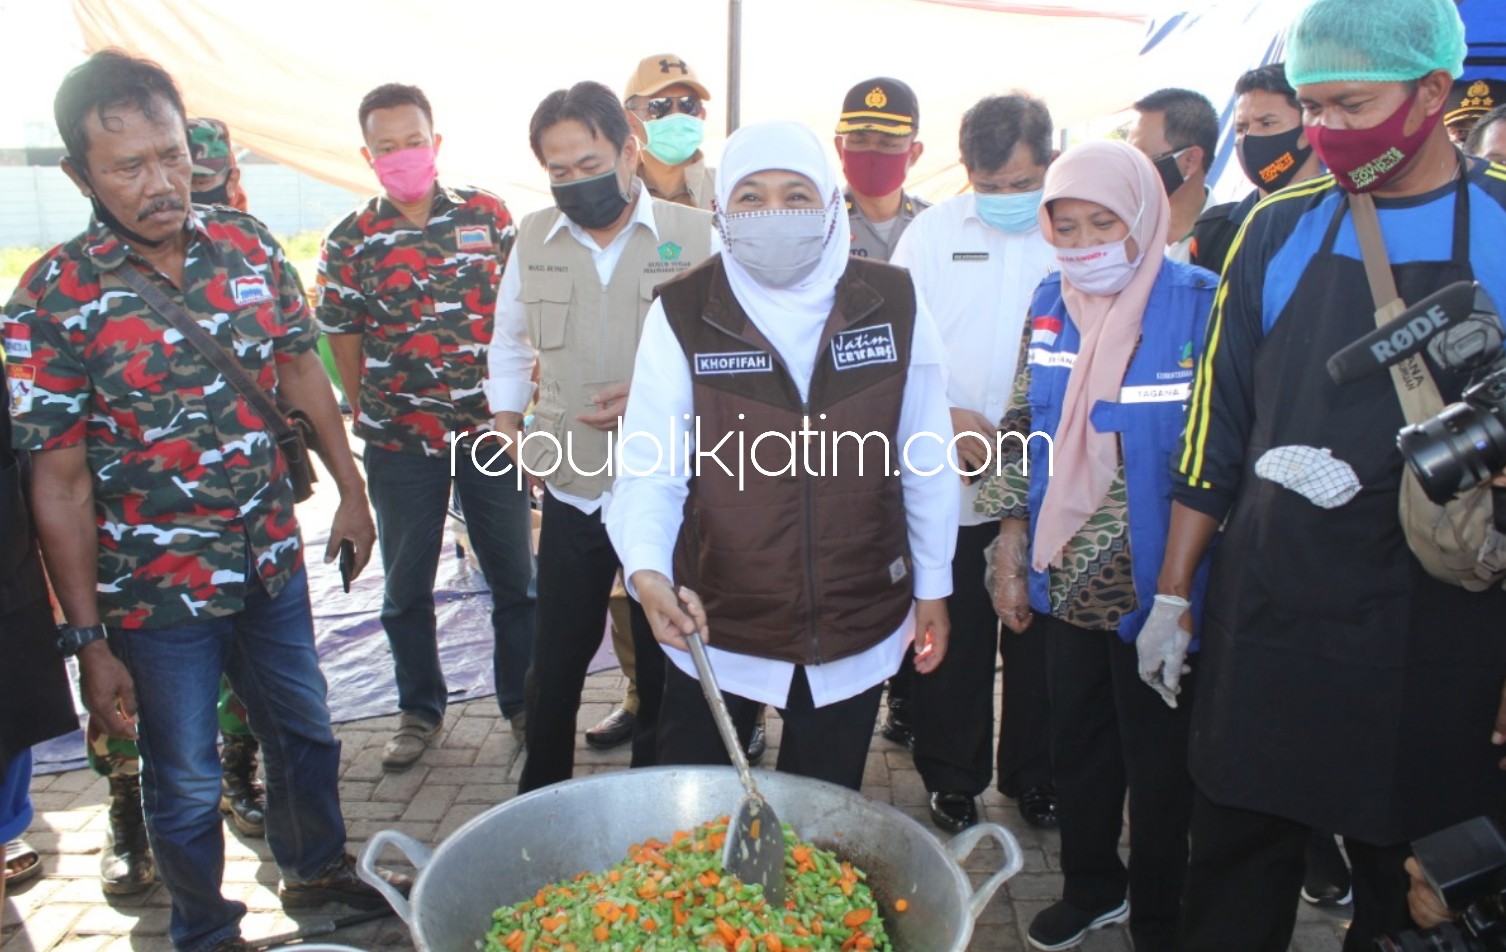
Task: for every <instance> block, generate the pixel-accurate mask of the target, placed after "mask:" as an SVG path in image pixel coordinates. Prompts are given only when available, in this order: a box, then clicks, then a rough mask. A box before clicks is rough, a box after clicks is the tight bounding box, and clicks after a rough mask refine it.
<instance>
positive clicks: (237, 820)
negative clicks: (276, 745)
mask: <svg viewBox="0 0 1506 952" xmlns="http://www.w3.org/2000/svg"><path fill="white" fill-rule="evenodd" d="M257 750H258V748H257V746H256V738H255V737H252V736H251V735H250V734H226V735H225V746H224V747H222V748H221V749H220V770H221V771H222V772H223V774H222V776H221V779H220V790H221V793H220V812H221V813H223V814H225V816H227V817H229V818H230V822H231V823H232V824H233V825H234V826H235V828H236V829H237V830H238V831H240V834H241V835H242V836H266V835H267V816H266V813H267V801H266V795H265V794H264V793H263V792H262V788H261V784H259V783H257V782H256V752H257Z"/></svg>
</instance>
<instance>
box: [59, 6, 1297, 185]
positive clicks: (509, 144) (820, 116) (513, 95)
mask: <svg viewBox="0 0 1506 952" xmlns="http://www.w3.org/2000/svg"><path fill="white" fill-rule="evenodd" d="M1168 2H1174V0H1138V2H1136V0H1096V2H1093V0H1076V2H1075V0H1032V2H1010V0H743V3H742V8H743V13H742V46H741V48H742V64H743V68H742V93H743V102H742V115H741V118H742V121H743V122H744V123H748V122H756V121H758V120H761V119H775V118H781V119H796V120H798V121H801V122H804V123H806V124H808V125H810V126H811V128H813V129H815V130H816V131H817V132H819V133H821V134H823V135H825V134H827V133H828V132H829V131H830V130H831V129H832V128H833V127H834V126H835V124H836V118H837V114H838V113H839V112H840V110H841V102H842V97H843V95H844V94H845V93H846V91H847V89H848V88H849V87H851V86H852V85H853V84H854V83H857V82H859V81H861V80H863V79H867V78H870V77H873V76H879V75H889V76H895V77H897V78H899V79H902V80H904V81H905V82H907V83H909V84H910V85H911V86H912V87H913V88H914V89H915V91H916V95H917V97H918V98H919V101H920V111H921V135H920V138H921V139H922V141H924V142H925V144H926V152H925V154H924V156H923V157H922V159H921V161H920V163H919V164H918V166H917V167H916V169H915V170H914V171H912V173H911V175H910V178H909V181H908V186H909V188H910V189H911V190H912V191H913V192H915V193H917V194H919V195H921V196H923V197H926V198H930V199H933V200H936V199H941V198H945V197H947V196H949V195H952V194H955V193H956V192H958V191H960V190H961V189H962V188H964V187H965V185H966V178H965V176H964V175H963V173H962V171H961V169H960V167H958V165H957V146H956V142H957V128H958V124H959V122H960V120H961V117H962V114H963V112H964V111H965V110H966V109H967V108H968V107H969V106H971V105H972V104H973V103H974V102H976V101H977V100H978V99H980V98H981V97H983V96H985V95H989V94H991V93H1000V92H1007V91H1009V90H1011V89H1016V88H1018V89H1025V90H1028V91H1030V92H1032V93H1034V94H1035V95H1037V96H1040V97H1041V98H1043V99H1044V100H1045V101H1046V103H1047V104H1048V105H1049V106H1050V108H1051V113H1052V115H1053V117H1054V118H1055V120H1056V124H1057V127H1058V128H1073V129H1075V130H1076V131H1077V132H1078V134H1079V135H1084V134H1098V133H1100V132H1102V131H1104V130H1105V129H1107V128H1109V127H1112V126H1113V125H1115V124H1116V123H1117V122H1119V121H1122V119H1123V116H1122V114H1123V113H1124V111H1125V110H1127V109H1128V108H1129V106H1130V104H1131V103H1133V102H1134V101H1135V100H1136V99H1137V98H1139V97H1140V96H1142V95H1144V94H1145V93H1147V92H1149V91H1151V90H1154V89H1158V88H1161V87H1164V86H1183V87H1186V88H1190V89H1194V90H1197V91H1198V92H1201V93H1203V94H1204V95H1206V96H1208V98H1209V99H1210V100H1212V102H1213V104H1214V107H1215V108H1216V109H1218V111H1219V113H1220V115H1221V117H1222V118H1223V119H1224V135H1223V137H1222V138H1221V140H1220V148H1219V155H1218V164H1217V166H1216V168H1215V176H1214V179H1215V181H1216V182H1218V183H1219V184H1218V186H1217V191H1219V193H1220V194H1221V195H1223V196H1225V197H1233V196H1235V195H1238V194H1241V193H1242V192H1244V191H1246V190H1247V189H1248V183H1246V182H1245V181H1244V178H1243V176H1242V175H1241V173H1240V171H1239V167H1238V165H1237V163H1234V162H1232V161H1231V147H1232V129H1231V126H1232V123H1231V122H1230V119H1231V118H1232V117H1231V115H1230V113H1232V105H1233V86H1234V81H1235V79H1237V78H1238V76H1239V74H1240V73H1241V72H1243V71H1244V70H1246V69H1249V68H1251V67H1254V66H1258V65H1260V64H1261V63H1265V62H1270V61H1272V60H1273V59H1277V58H1279V54H1280V49H1281V34H1282V32H1283V30H1284V29H1285V26H1286V24H1287V23H1288V22H1289V21H1290V19H1291V17H1292V16H1293V15H1294V13H1295V12H1296V10H1297V9H1298V8H1300V6H1301V5H1302V3H1303V2H1304V0H1203V2H1196V0H1186V2H1185V3H1184V4H1183V5H1182V8H1179V9H1178V10H1177V11H1175V12H1173V13H1171V14H1170V15H1165V16H1161V17H1154V16H1152V15H1151V14H1152V13H1153V12H1154V10H1155V9H1156V8H1157V7H1165V6H1166V4H1167V3H1168ZM727 6H728V5H727V3H726V2H725V0H690V2H686V3H682V4H679V5H678V6H676V7H669V8H660V9H658V10H656V11H654V12H650V11H648V10H646V9H645V10H643V11H640V12H633V13H625V12H624V7H623V5H622V4H621V3H620V2H619V0H553V2H549V3H539V4H528V5H526V6H525V5H522V4H516V3H493V4H473V3H465V4H462V3H460V2H458V0H424V2H418V0H364V2H361V0H327V2H313V3H311V2H307V0H303V2H295V0H260V2H258V3H256V4H254V5H253V6H252V7H249V8H248V7H247V6H245V5H244V4H241V5H226V4H224V3H222V2H218V0H133V2H131V3H121V2H118V0H73V9H74V13H75V15H76V17H77V19H78V21H79V24H80V27H81V29H82V32H83V34H84V37H85V40H86V42H87V44H88V46H89V48H90V49H91V50H97V49H102V48H104V47H107V46H119V47H122V48H124V49H127V50H131V51H132V52H136V53H139V54H142V55H145V56H149V57H151V58H152V59H155V60H157V61H158V62H160V63H161V64H162V65H163V66H165V67H166V68H167V69H168V70H169V71H170V72H171V73H172V74H173V75H174V76H175V77H176V78H177V80H178V82H179V85H181V86H182V88H183V92H184V96H185V99H186V100H187V104H188V108H189V111H190V113H193V114H196V115H206V116H215V117H218V118H220V119H223V120H224V121H226V122H227V123H229V125H230V127H231V130H232V132H233V134H234V136H235V139H236V142H237V144H238V145H240V146H242V147H245V148H250V149H251V150H253V151H255V152H257V153H259V154H261V155H263V156H265V157H267V158H270V159H273V160H276V161H278V162H281V163H284V164H286V165H290V166H293V167H295V168H299V169H302V170H304V171H306V172H309V173H311V174H313V175H315V176H317V177H319V178H321V179H324V180H326V181H329V182H332V183H335V184H338V185H342V186H345V187H347V188H351V189H354V190H356V191H358V192H363V193H364V192H372V191H374V190H375V189H376V179H375V176H374V175H373V174H372V172H371V170H370V169H369V168H367V166H366V164H365V162H364V161H362V159H361V157H360V155H359V152H358V149H359V148H360V146H361V134H360V129H359V127H358V125H357V122H356V107H357V105H358V104H359V102H360V99H361V96H362V95H363V94H364V93H365V92H366V91H367V90H369V89H371V88H372V87H374V86H377V85H379V84H381V83H385V82H405V83H414V84H417V85H419V86H421V87H422V88H423V89H424V91H425V92H426V93H427V94H428V96H429V98H430V100H431V101H432V103H433V105H434V110H435V128H436V131H438V132H439V133H440V134H441V135H442V136H443V137H444V143H443V146H442V147H441V150H440V157H439V166H440V175H441V178H442V179H443V180H445V181H450V182H456V183H466V184H474V185H480V186H482V187H485V188H489V189H491V190H493V191H495V192H497V193H498V194H500V195H502V196H503V198H505V199H506V200H507V201H508V203H509V204H510V205H511V206H512V207H513V209H514V211H516V212H526V211H530V210H533V209H535V208H539V207H542V206H544V205H547V204H548V203H549V200H550V199H549V193H548V189H547V182H546V180H545V177H544V174H543V172H542V170H541V169H540V168H539V166H538V163H537V161H536V160H535V159H534V157H533V154H532V152H531V150H530V149H529V146H528V119H529V117H530V116H531V115H532V113H533V110H534V108H535V107H536V106H537V104H538V102H539V100H540V99H542V98H543V97H544V96H545V95H546V94H548V93H549V92H550V91H551V90H554V89H558V88H561V87H564V86H568V85H570V84H571V83H574V82H577V81H579V80H582V79H595V80H598V81H600V82H603V83H606V84H607V85H608V86H610V87H611V88H612V89H614V90H617V91H618V92H621V90H622V84H623V83H624V81H625V80H626V79H627V76H628V74H629V73H630V72H631V71H632V69H633V67H634V66H635V65H636V64H637V62H638V60H639V59H641V58H642V57H644V56H647V55H651V54H654V53H665V52H670V53H674V54H676V55H678V56H681V57H683V58H684V59H686V60H687V61H688V62H689V63H690V64H691V65H692V67H693V68H694V69H695V70H696V72H697V73H698V74H699V75H700V78H701V80H702V81H703V82H704V83H706V85H707V86H709V87H710V89H711V91H712V95H713V99H712V100H711V101H710V102H709V103H708V105H707V109H708V114H709V116H708V122H707V131H708V138H707V142H706V145H705V151H706V154H707V155H708V157H709V159H710V161H711V164H713V165H715V164H717V161H716V160H717V156H718V154H719V152H720V149H721V143H722V141H723V139H724V136H723V134H722V133H723V129H724V128H725V120H726V112H725V107H726V86H727V50H728V23H727ZM1147 8H1150V9H1147ZM248 13H250V14H254V15H248Z"/></svg>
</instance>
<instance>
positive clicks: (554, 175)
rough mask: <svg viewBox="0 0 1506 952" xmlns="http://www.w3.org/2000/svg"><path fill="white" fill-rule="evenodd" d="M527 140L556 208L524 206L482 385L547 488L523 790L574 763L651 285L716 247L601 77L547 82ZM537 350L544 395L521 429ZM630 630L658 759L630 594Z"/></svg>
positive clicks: (637, 757) (644, 651)
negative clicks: (646, 178) (643, 172)
mask: <svg viewBox="0 0 1506 952" xmlns="http://www.w3.org/2000/svg"><path fill="white" fill-rule="evenodd" d="M529 139H530V144H531V145H532V146H533V152H534V155H535V156H537V157H538V160H539V163H540V164H541V165H543V166H544V168H545V170H546V171H547V172H548V173H549V179H550V189H551V191H552V192H553V194H554V200H555V205H556V207H555V208H551V209H546V210H544V211H539V212H535V213H533V214H531V215H529V216H527V217H526V218H524V219H523V223H522V226H521V227H520V229H519V231H518V241H517V244H516V246H515V247H514V249H513V254H512V257H511V258H509V259H508V262H507V268H506V270H505V272H504V273H503V276H502V288H501V291H500V293H499V295H498V299H497V321H496V332H495V336H494V338H493V341H492V347H491V350H490V352H489V354H488V379H487V382H486V392H487V398H488V400H490V402H491V409H492V412H493V413H494V414H496V417H495V425H496V428H497V430H498V432H499V433H502V434H517V436H516V437H515V438H514V440H515V443H516V445H518V446H520V447H521V454H522V462H523V468H524V469H525V470H526V471H527V472H528V473H529V474H530V475H531V476H537V477H539V478H541V479H542V480H543V482H544V484H545V492H544V502H543V527H542V532H541V536H540V539H539V565H538V636H537V638H536V640H535V647H534V660H533V667H532V669H531V673H530V677H529V683H528V688H527V706H528V717H527V724H528V726H527V744H528V760H527V762H526V763H525V764H524V767H523V776H522V780H521V782H520V784H519V792H520V793H526V792H527V791H529V790H535V789H537V788H539V787H543V786H547V785H548V784H551V783H557V782H559V781H561V780H567V779H569V778H570V775H571V773H572V770H573V767H574V751H575V718H576V715H577V713H578V711H579V708H580V695H581V689H582V687H583V685H584V683H585V676H586V669H587V667H588V666H589V664H590V662H591V657H592V656H593V655H594V654H595V652H596V649H597V647H598V646H599V645H600V644H601V641H602V636H603V634H604V633H605V626H606V617H607V600H608V596H609V595H610V594H611V590H612V581H613V579H614V577H615V576H616V574H617V572H618V569H619V568H620V566H619V564H618V560H617V555H616V553H615V552H614V551H613V549H612V543H611V541H610V540H609V539H608V538H607V531H606V527H605V525H604V524H603V522H602V515H603V510H604V508H605V507H606V506H607V505H608V503H609V501H610V500H609V496H610V490H611V486H612V478H613V476H614V475H615V466H616V463H617V460H616V455H617V453H616V441H617V439H618V427H619V425H620V417H621V416H622V414H623V412H624V410H625V408H626V406H627V397H628V388H629V383H630V381H631V377H632V372H633V358H634V355H635V354H636V352H637V348H638V335H639V333H640V332H641V331H642V328H643V320H644V316H645V315H646V314H647V312H648V306H649V304H650V302H651V301H652V300H653V294H654V288H655V287H657V286H658V285H659V284H662V283H663V282H665V281H667V280H669V279H670V278H672V277H674V276H675V275H677V274H680V273H681V272H683V271H686V270H688V269H689V268H691V267H693V266H694V265H696V264H699V263H700V262H701V261H703V260H705V259H706V258H707V256H708V255H709V254H710V253H711V251H712V250H713V249H712V235H711V215H710V214H709V213H708V212H704V211H700V210H697V209H692V208H686V207H684V206H681V205H676V204H672V203H670V202H664V201H660V200H658V199H654V198H652V197H650V196H649V195H648V194H647V193H646V191H645V189H644V186H643V184H642V183H641V182H640V181H639V180H638V179H637V178H636V177H635V176H634V171H635V170H636V169H637V167H638V159H639V147H638V143H637V140H636V139H634V138H633V136H632V135H631V130H630V129H629V127H628V120H627V114H626V112H625V111H624V110H623V107H622V104H621V103H620V102H618V100H617V97H616V95H615V94H614V93H613V92H612V91H611V90H610V89H608V88H607V87H605V86H602V85H601V84H599V83H590V82H585V83H577V84H576V85H575V86H573V87H571V88H570V89H569V90H563V89H561V90H557V91H555V92H553V93H550V94H549V95H548V96H547V97H545V99H544V101H543V102H542V103H540V104H539V107H538V109H537V110H536V111H535V112H534V115H533V119H532V121H531V122H530V124H529ZM535 360H537V362H538V364H539V382H538V390H537V402H536V403H535V405H534V412H533V420H532V422H531V423H530V424H529V426H528V432H527V436H526V437H524V436H522V434H521V431H522V429H523V419H522V415H523V411H524V410H525V409H526V408H527V406H528V404H529V401H530V399H531V398H533V397H534V395H535V392H534V384H533V382H532V371H533V366H534V362H535ZM510 451H511V452H513V453H517V450H516V449H513V450H510ZM509 478H510V477H509ZM630 627H631V629H632V633H633V640H634V644H635V646H636V648H637V654H638V657H639V658H640V659H654V662H653V663H652V664H642V665H640V667H639V668H638V672H637V674H638V689H639V695H640V700H639V704H640V709H639V716H638V718H637V724H636V726H635V728H634V736H633V758H632V764H633V766H635V767H638V766H647V765H650V764H652V763H654V760H655V757H654V730H655V727H656V723H657V721H658V713H659V699H660V695H661V694H662V693H663V683H664V669H663V664H664V661H663V655H662V652H660V651H659V650H658V648H657V646H656V645H655V642H654V636H653V632H652V631H651V630H650V628H649V625H648V621H647V619H646V618H645V617H644V615H643V610H642V609H641V608H640V607H639V606H638V604H637V603H636V602H634V603H632V605H631V625H630Z"/></svg>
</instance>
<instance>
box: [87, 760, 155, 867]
mask: <svg viewBox="0 0 1506 952" xmlns="http://www.w3.org/2000/svg"><path fill="white" fill-rule="evenodd" d="M99 881H100V888H101V889H103V890H104V893H105V895H106V896H129V895H132V894H134V893H139V892H142V891H144V890H147V889H150V888H151V887H152V884H153V883H155V882H156V881H157V868H156V866H155V865H153V863H152V848H151V846H149V845H148V844H147V841H146V818H145V817H143V816H142V815H141V778H140V777H139V776H137V775H135V774H130V775H127V776H119V777H117V776H112V777H110V829H109V830H108V832H107V833H106V834H105V848H104V849H103V850H102V851H101V852H100V854H99Z"/></svg>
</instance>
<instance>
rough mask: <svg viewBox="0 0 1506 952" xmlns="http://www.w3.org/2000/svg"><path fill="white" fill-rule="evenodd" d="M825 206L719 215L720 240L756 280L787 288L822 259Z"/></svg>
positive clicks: (825, 233) (811, 270) (804, 277)
mask: <svg viewBox="0 0 1506 952" xmlns="http://www.w3.org/2000/svg"><path fill="white" fill-rule="evenodd" d="M829 231H830V228H829V227H828V225H827V219H826V209H824V208H811V209H803V208H802V209H790V208H784V209H778V210H774V211H763V212H741V213H733V214H730V215H723V216H722V240H723V242H724V243H725V244H726V246H727V251H728V253H729V254H731V255H732V257H734V258H736V259H737V262H738V264H740V265H742V266H743V267H744V268H746V269H747V270H748V273H749V274H751V275H752V276H753V279H754V280H755V281H757V282H758V283H759V284H762V285H764V286H765V287H770V288H788V287H793V286H794V285H796V284H799V283H800V282H801V281H803V280H805V279H806V278H807V277H809V276H810V274H811V272H813V271H815V270H816V266H817V265H819V264H820V263H821V252H822V250H823V249H825V247H826V239H827V233H828V232H829Z"/></svg>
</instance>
